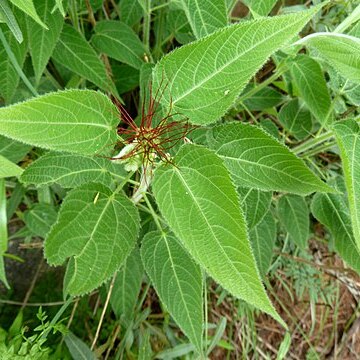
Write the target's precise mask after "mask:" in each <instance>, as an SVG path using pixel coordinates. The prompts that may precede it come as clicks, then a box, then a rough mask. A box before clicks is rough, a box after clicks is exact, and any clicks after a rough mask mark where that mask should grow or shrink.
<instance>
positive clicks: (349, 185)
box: [333, 119, 360, 250]
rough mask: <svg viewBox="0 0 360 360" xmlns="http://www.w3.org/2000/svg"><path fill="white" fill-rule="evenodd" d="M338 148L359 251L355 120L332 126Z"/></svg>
mask: <svg viewBox="0 0 360 360" xmlns="http://www.w3.org/2000/svg"><path fill="white" fill-rule="evenodd" d="M333 130H334V133H335V137H336V142H337V144H338V146H339V148H340V156H341V160H342V165H343V172H344V177H345V185H346V190H347V195H348V200H349V208H350V215H351V223H352V228H353V232H354V237H355V243H356V244H357V247H358V249H359V250H360V127H359V124H358V122H357V121H356V120H351V119H350V120H345V121H342V122H338V123H336V124H334V126H333Z"/></svg>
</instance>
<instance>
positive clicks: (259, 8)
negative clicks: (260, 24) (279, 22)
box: [244, 0, 277, 16]
mask: <svg viewBox="0 0 360 360" xmlns="http://www.w3.org/2000/svg"><path fill="white" fill-rule="evenodd" d="M276 2H277V0H260V1H259V0H244V3H245V4H246V5H247V6H248V7H249V8H250V10H251V12H252V13H253V14H254V15H255V16H259V15H260V16H266V15H268V14H269V13H270V11H271V9H272V8H273V7H274V6H275V4H276Z"/></svg>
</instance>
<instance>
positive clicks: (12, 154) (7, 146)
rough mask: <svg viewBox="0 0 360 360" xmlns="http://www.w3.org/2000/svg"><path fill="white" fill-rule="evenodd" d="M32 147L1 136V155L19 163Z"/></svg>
mask: <svg viewBox="0 0 360 360" xmlns="http://www.w3.org/2000/svg"><path fill="white" fill-rule="evenodd" d="M30 149H31V146H29V145H26V144H23V143H20V142H17V141H14V140H11V139H9V138H6V137H5V136H1V135H0V155H2V156H4V157H6V158H7V159H8V160H10V161H12V162H14V163H17V162H19V161H20V160H22V159H23V158H24V156H25V155H26V154H27V153H28V152H29V151H30Z"/></svg>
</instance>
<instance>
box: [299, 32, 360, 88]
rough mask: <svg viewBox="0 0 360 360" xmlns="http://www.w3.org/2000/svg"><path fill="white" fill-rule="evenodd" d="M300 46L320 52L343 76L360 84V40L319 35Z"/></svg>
mask: <svg viewBox="0 0 360 360" xmlns="http://www.w3.org/2000/svg"><path fill="white" fill-rule="evenodd" d="M298 44H305V45H307V46H310V47H312V48H314V49H316V51H318V52H319V54H320V55H321V57H323V58H324V59H325V61H328V62H329V63H330V64H331V65H332V66H333V67H334V68H335V69H336V70H337V71H338V72H339V73H340V74H341V75H342V76H344V77H345V78H347V79H349V80H351V81H356V82H358V83H360V39H359V38H356V37H354V36H350V35H345V34H335V33H317V34H312V35H310V36H307V37H306V38H304V39H303V41H299V42H298Z"/></svg>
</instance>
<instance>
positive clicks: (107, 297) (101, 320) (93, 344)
mask: <svg viewBox="0 0 360 360" xmlns="http://www.w3.org/2000/svg"><path fill="white" fill-rule="evenodd" d="M116 275H117V274H116V273H115V275H114V276H113V278H112V280H111V283H110V287H109V291H108V293H107V296H106V300H105V304H104V308H103V311H102V312H101V316H100V321H99V325H98V327H97V329H96V333H95V337H94V340H93V342H92V344H91V348H90V349H91V350H93V349H94V347H95V345H96V342H97V339H98V338H99V335H100V330H101V326H102V323H103V321H104V317H105V313H106V310H107V308H108V306H109V302H110V297H111V293H112V291H113V288H114V284H115V279H116Z"/></svg>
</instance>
